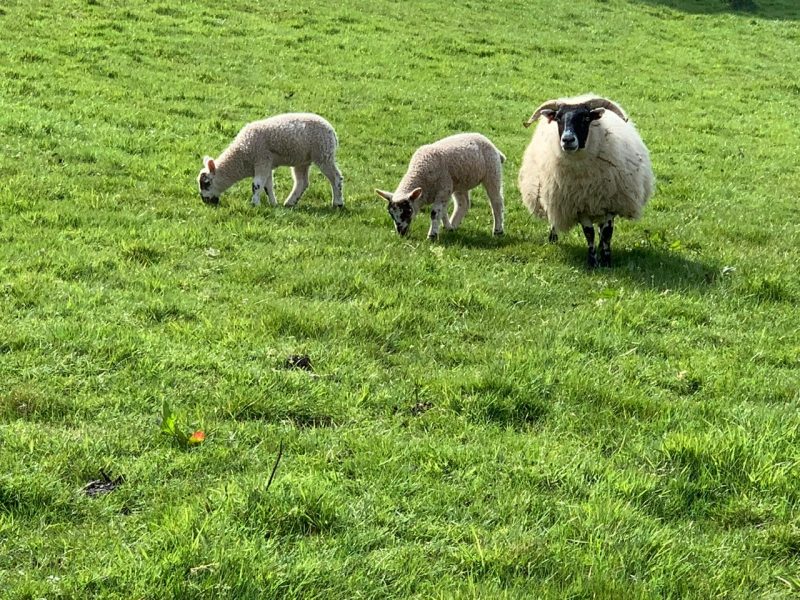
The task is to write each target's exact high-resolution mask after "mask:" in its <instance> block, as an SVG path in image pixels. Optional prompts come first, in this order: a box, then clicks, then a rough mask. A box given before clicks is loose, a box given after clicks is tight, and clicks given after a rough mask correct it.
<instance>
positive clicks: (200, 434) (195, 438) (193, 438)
mask: <svg viewBox="0 0 800 600" xmlns="http://www.w3.org/2000/svg"><path fill="white" fill-rule="evenodd" d="M205 439H206V434H205V432H204V431H203V430H202V429H198V430H197V431H195V432H194V433H193V434H192V435H190V436H189V439H188V444H189V445H190V446H197V445H198V444H202V443H203V441H204V440H205Z"/></svg>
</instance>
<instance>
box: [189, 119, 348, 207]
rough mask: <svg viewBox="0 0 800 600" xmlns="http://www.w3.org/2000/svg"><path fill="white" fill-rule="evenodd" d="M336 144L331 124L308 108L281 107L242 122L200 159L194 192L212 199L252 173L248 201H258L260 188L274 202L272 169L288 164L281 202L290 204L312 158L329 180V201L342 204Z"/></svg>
mask: <svg viewBox="0 0 800 600" xmlns="http://www.w3.org/2000/svg"><path fill="white" fill-rule="evenodd" d="M338 145H339V141H338V139H337V138H336V132H335V131H334V130H333V127H332V126H331V124H330V123H328V122H327V121H326V120H325V119H323V118H322V117H320V116H319V115H315V114H311V113H287V114H283V115H276V116H274V117H270V118H268V119H264V120H262V121H255V122H253V123H248V124H247V125H245V126H244V127H242V129H241V131H240V132H239V134H238V135H237V136H236V138H235V139H234V140H233V142H231V144H230V145H229V146H228V147H227V148H226V149H225V151H224V152H223V153H222V154H221V155H220V157H219V158H217V159H216V160H214V159H213V158H210V157H208V156H207V157H205V158H204V159H203V163H204V165H205V166H204V168H203V169H202V170H201V171H200V174H199V175H198V176H197V185H198V187H199V188H200V197H201V198H202V199H203V202H205V203H206V204H218V203H219V196H220V194H222V192H224V191H225V190H227V189H228V188H229V187H231V186H232V185H233V184H234V183H236V182H237V181H239V180H241V179H244V178H245V177H252V178H253V198H252V203H253V206H258V205H259V204H261V192H262V190H266V191H267V198H268V199H269V203H270V204H272V205H273V206H275V205H276V204H277V201H276V200H275V192H274V191H273V187H272V171H273V169H275V168H276V167H282V166H291V167H292V176H293V178H294V187H293V188H292V192H291V193H290V194H289V197H288V198H286V201H285V202H284V203H283V205H284V206H294V205H295V204H297V201H298V200H299V199H300V196H302V195H303V192H305V191H306V188H308V171H309V169H310V168H311V163H314V164H315V165H317V166H318V167H319V170H320V171H322V173H323V174H324V175H325V177H327V178H328V180H329V181H330V182H331V188H332V189H333V206H337V207H341V206H344V199H343V198H342V174H341V172H340V171H339V169H338V168H337V166H336V148H337V146H338Z"/></svg>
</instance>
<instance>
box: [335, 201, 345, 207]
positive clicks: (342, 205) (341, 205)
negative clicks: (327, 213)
mask: <svg viewBox="0 0 800 600" xmlns="http://www.w3.org/2000/svg"><path fill="white" fill-rule="evenodd" d="M333 208H344V202H342V203H341V204H334V205H333Z"/></svg>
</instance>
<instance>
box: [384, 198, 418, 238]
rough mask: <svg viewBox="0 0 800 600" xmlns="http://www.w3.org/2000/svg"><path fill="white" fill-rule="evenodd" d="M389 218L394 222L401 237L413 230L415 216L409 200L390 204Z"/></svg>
mask: <svg viewBox="0 0 800 600" xmlns="http://www.w3.org/2000/svg"><path fill="white" fill-rule="evenodd" d="M389 216H391V217H392V221H394V228H395V229H396V230H397V233H399V234H400V235H406V234H407V233H408V230H409V229H410V228H411V219H412V218H413V216H414V208H413V206H411V202H409V201H408V200H402V201H400V202H389Z"/></svg>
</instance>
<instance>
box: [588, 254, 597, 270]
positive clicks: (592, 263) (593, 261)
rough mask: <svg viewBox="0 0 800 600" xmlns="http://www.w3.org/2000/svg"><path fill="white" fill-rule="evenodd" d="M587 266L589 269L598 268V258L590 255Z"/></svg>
mask: <svg viewBox="0 0 800 600" xmlns="http://www.w3.org/2000/svg"><path fill="white" fill-rule="evenodd" d="M586 266H587V267H589V268H590V269H596V268H597V257H596V256H595V255H594V254H590V255H589V258H588V259H587V261H586Z"/></svg>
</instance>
